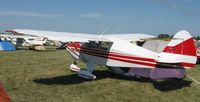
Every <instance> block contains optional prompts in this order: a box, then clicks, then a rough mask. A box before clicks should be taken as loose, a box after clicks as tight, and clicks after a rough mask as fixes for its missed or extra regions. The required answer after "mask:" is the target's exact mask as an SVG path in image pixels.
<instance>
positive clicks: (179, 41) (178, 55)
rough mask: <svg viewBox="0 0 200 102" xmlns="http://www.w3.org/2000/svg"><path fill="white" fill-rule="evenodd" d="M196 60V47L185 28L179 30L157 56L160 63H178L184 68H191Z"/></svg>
mask: <svg viewBox="0 0 200 102" xmlns="http://www.w3.org/2000/svg"><path fill="white" fill-rule="evenodd" d="M196 60H197V57H196V47H195V45H194V41H193V38H192V36H191V35H190V34H189V33H188V32H187V31H185V30H182V31H179V32H178V33H176V34H175V35H174V37H173V39H172V40H171V41H170V42H169V44H168V45H167V46H166V47H165V48H164V50H163V52H162V53H161V54H160V55H159V56H158V59H157V62H160V63H179V64H181V66H183V67H184V68H191V67H193V66H194V65H195V63H196Z"/></svg>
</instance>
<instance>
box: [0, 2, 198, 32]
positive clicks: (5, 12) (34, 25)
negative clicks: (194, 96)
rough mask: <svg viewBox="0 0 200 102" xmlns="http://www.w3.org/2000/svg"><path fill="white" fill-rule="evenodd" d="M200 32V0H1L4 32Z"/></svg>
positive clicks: (0, 14)
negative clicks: (29, 30) (36, 30)
mask: <svg viewBox="0 0 200 102" xmlns="http://www.w3.org/2000/svg"><path fill="white" fill-rule="evenodd" d="M16 28H18V29H38V30H51V31H63V32H79V33H94V34H96V33H97V32H104V31H105V30H106V29H107V28H108V30H107V31H105V33H145V34H153V35H158V34H161V33H165V34H166V33H167V34H175V33H176V32H178V31H179V30H183V29H185V30H188V31H189V32H190V33H191V34H192V35H199V34H200V0H0V31H5V30H6V29H16Z"/></svg>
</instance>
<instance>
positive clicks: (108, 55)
mask: <svg viewBox="0 0 200 102" xmlns="http://www.w3.org/2000/svg"><path fill="white" fill-rule="evenodd" d="M12 31H13V32H15V33H21V34H27V35H34V36H41V37H46V38H48V39H50V40H57V41H61V42H68V44H67V50H68V51H69V52H70V54H71V55H72V56H73V57H74V59H75V60H80V61H83V62H85V63H86V64H87V65H86V70H81V69H80V68H79V67H78V66H76V61H75V62H74V63H73V64H71V66H70V70H72V71H75V72H77V73H78V75H79V76H80V77H83V78H86V79H95V78H96V76H95V75H93V74H92V72H93V70H94V69H95V67H96V66H97V65H100V66H105V67H107V68H108V69H109V70H111V71H112V72H113V73H116V74H122V75H126V76H140V77H149V78H151V79H165V78H178V79H182V78H184V76H185V69H190V68H192V67H194V65H195V63H196V60H197V56H196V48H195V45H194V42H193V38H192V37H191V35H190V34H189V33H188V32H187V31H185V30H182V31H179V32H178V33H177V34H175V36H174V37H173V39H172V40H171V41H170V42H169V44H168V45H167V46H166V47H165V48H164V50H163V51H162V52H161V53H156V52H153V51H151V50H148V49H145V48H142V47H140V46H137V45H134V44H132V43H130V41H131V39H133V38H136V39H138V38H141V37H143V38H149V37H152V36H149V35H146V34H140V36H138V35H137V34H136V35H134V34H130V35H129V36H128V35H127V34H120V35H116V34H112V35H91V34H80V33H61V32H49V31H36V30H23V29H15V30H12ZM127 69H128V70H127Z"/></svg>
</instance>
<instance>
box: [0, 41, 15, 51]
mask: <svg viewBox="0 0 200 102" xmlns="http://www.w3.org/2000/svg"><path fill="white" fill-rule="evenodd" d="M14 50H16V49H15V47H14V45H13V44H12V43H10V42H9V41H3V40H1V39H0V51H14Z"/></svg>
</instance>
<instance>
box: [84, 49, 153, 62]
mask: <svg viewBox="0 0 200 102" xmlns="http://www.w3.org/2000/svg"><path fill="white" fill-rule="evenodd" d="M81 51H87V52H93V53H97V54H104V55H107V56H114V57H121V58H126V59H133V60H141V61H148V62H155V60H154V59H150V58H141V57H133V56H130V55H122V54H120V53H114V52H106V51H102V50H94V49H86V48H81Z"/></svg>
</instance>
